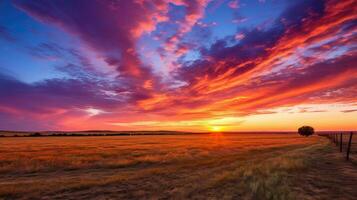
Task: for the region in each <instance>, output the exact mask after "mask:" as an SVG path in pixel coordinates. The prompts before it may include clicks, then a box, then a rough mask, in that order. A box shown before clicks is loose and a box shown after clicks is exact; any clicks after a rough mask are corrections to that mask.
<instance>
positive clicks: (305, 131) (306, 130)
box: [298, 126, 315, 137]
mask: <svg viewBox="0 0 357 200" xmlns="http://www.w3.org/2000/svg"><path fill="white" fill-rule="evenodd" d="M298 133H299V134H300V135H302V136H305V137H307V136H310V135H313V134H314V133H315V131H314V128H312V127H311V126H302V127H300V128H299V129H298Z"/></svg>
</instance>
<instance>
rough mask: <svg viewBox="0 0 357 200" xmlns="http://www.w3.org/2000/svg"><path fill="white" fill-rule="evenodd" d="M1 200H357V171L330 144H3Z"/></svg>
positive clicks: (281, 138) (181, 139)
mask: <svg viewBox="0 0 357 200" xmlns="http://www.w3.org/2000/svg"><path fill="white" fill-rule="evenodd" d="M0 156H1V157H0V199H167V198H174V199H187V198H190V199H354V197H356V196H357V190H356V185H357V165H356V164H354V163H353V162H345V161H344V157H343V155H341V154H340V153H339V152H338V151H337V149H336V147H335V146H333V145H331V144H330V143H329V141H328V140H327V139H326V138H324V137H319V136H313V137H309V138H305V137H300V136H298V135H295V134H218V133H217V134H200V135H156V136H120V137H118V136H117V137H116V136H107V137H95V136H93V137H8V138H0Z"/></svg>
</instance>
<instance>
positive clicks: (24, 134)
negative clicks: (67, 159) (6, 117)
mask: <svg viewBox="0 0 357 200" xmlns="http://www.w3.org/2000/svg"><path fill="white" fill-rule="evenodd" d="M0 133H2V134H0V137H69V136H76V137H78V136H130V135H183V134H193V133H191V132H178V131H119V132H116V131H80V132H16V131H0ZM195 134H196V133H195Z"/></svg>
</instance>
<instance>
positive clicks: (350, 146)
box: [319, 132, 357, 160]
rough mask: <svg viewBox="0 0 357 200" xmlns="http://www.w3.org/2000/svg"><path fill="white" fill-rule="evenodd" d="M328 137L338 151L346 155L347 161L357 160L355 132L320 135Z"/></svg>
mask: <svg viewBox="0 0 357 200" xmlns="http://www.w3.org/2000/svg"><path fill="white" fill-rule="evenodd" d="M319 135H320V136H323V137H327V138H328V139H329V140H330V141H331V142H332V143H333V144H334V145H335V146H336V147H337V149H338V150H339V151H340V152H341V153H343V154H345V156H346V160H351V159H352V160H357V144H356V143H357V134H356V133H355V134H354V132H339V133H338V132H334V133H320V134H319Z"/></svg>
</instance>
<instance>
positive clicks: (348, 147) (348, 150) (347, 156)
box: [346, 132, 353, 160]
mask: <svg viewBox="0 0 357 200" xmlns="http://www.w3.org/2000/svg"><path fill="white" fill-rule="evenodd" d="M352 135H353V132H351V133H350V139H349V141H348V146H347V155H346V160H349V159H350V151H351V142H352Z"/></svg>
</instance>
